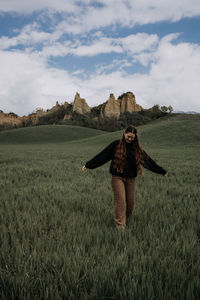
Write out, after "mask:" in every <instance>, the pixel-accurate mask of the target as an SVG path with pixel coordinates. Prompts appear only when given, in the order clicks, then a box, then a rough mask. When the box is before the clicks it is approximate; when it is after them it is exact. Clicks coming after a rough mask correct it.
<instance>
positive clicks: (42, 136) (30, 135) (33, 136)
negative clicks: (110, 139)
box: [0, 125, 104, 144]
mask: <svg viewBox="0 0 200 300" xmlns="http://www.w3.org/2000/svg"><path fill="white" fill-rule="evenodd" d="M103 133H104V132H103V131H101V130H95V129H91V128H84V127H80V126H65V125H43V126H33V127H24V128H20V129H12V130H6V131H1V132H0V144H44V143H60V142H62V143H63V142H69V141H73V140H79V139H81V138H88V137H92V136H98V135H100V134H103Z"/></svg>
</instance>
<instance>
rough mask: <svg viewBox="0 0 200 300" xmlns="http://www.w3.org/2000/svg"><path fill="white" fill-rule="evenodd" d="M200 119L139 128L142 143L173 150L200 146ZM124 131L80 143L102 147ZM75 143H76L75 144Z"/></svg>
mask: <svg viewBox="0 0 200 300" xmlns="http://www.w3.org/2000/svg"><path fill="white" fill-rule="evenodd" d="M199 128H200V118H199V119H198V118H195V117H194V118H189V119H188V118H187V117H186V118H179V117H176V118H172V119H167V120H163V121H159V122H152V123H151V124H147V125H142V126H139V127H137V129H138V135H139V138H140V142H141V144H142V146H144V147H150V148H154V147H155V148H157V147H159V148H160V147H161V148H163V147H164V148H173V147H180V146H181V147H184V148H185V147H192V146H195V145H200V130H199ZM122 132H123V131H121V130H120V131H115V132H111V133H107V132H106V133H104V134H102V135H100V136H93V137H90V138H88V139H87V140H82V141H79V143H81V144H82V146H84V144H86V145H88V146H89V145H90V146H94V147H95V146H97V147H98V148H101V147H102V146H104V145H106V144H108V143H109V142H111V141H112V140H114V139H119V138H120V137H121V135H122ZM73 143H75V141H74V142H73Z"/></svg>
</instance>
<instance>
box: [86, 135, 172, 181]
mask: <svg viewBox="0 0 200 300" xmlns="http://www.w3.org/2000/svg"><path fill="white" fill-rule="evenodd" d="M118 144H119V140H116V141H114V142H112V143H111V144H110V145H108V146H107V147H106V148H105V149H104V150H103V151H101V152H100V153H99V154H97V155H96V156H95V157H93V158H92V159H91V160H89V161H87V162H86V164H85V166H86V168H88V169H95V168H97V167H100V166H102V165H103V164H105V163H107V162H108V161H109V160H111V165H110V173H111V174H112V175H118V176H122V177H136V176H137V166H136V160H135V155H134V153H133V151H132V149H131V145H130V144H128V143H127V144H126V159H125V165H124V170H123V173H122V174H121V173H117V172H116V171H115V170H114V169H113V158H114V155H115V151H116V147H117V145H118ZM143 161H144V162H143V163H142V165H143V167H144V168H146V169H148V170H150V171H152V172H155V173H157V174H162V175H165V174H166V173H167V171H166V170H164V169H163V168H162V167H160V166H158V165H157V164H156V163H155V161H153V159H151V157H150V156H149V155H148V154H147V153H146V152H145V151H144V150H143Z"/></svg>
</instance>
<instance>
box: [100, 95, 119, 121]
mask: <svg viewBox="0 0 200 300" xmlns="http://www.w3.org/2000/svg"><path fill="white" fill-rule="evenodd" d="M119 116H120V102H119V101H118V100H115V96H114V95H113V94H110V97H109V99H108V101H107V102H106V103H105V105H104V106H102V108H101V118H112V117H115V118H119Z"/></svg>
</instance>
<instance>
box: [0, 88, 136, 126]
mask: <svg viewBox="0 0 200 300" xmlns="http://www.w3.org/2000/svg"><path fill="white" fill-rule="evenodd" d="M140 110H142V107H141V106H140V105H138V104H136V100H135V96H134V94H133V93H132V92H128V93H124V94H123V95H121V96H120V97H118V99H115V96H114V94H110V97H109V99H108V100H107V101H106V102H105V103H103V104H100V105H99V106H96V107H93V108H90V107H89V105H88V104H87V102H86V100H85V99H83V98H81V97H80V95H79V93H76V95H75V97H74V101H73V103H72V104H69V103H68V102H65V103H64V104H59V102H58V101H57V102H56V105H55V106H53V107H52V108H51V109H48V110H47V111H45V110H43V109H37V110H36V112H35V113H32V114H29V115H28V116H23V117H18V116H17V115H15V114H14V113H9V114H5V113H3V112H2V111H0V128H1V129H6V128H13V127H24V126H34V125H41V124H52V123H57V122H60V121H69V120H71V121H73V120H75V119H77V120H76V122H78V115H82V116H83V117H84V116H87V118H88V117H89V118H90V120H94V122H97V121H98V119H100V120H101V122H104V120H109V119H110V120H112V119H113V118H115V119H116V120H118V119H119V118H120V115H121V114H123V113H126V112H130V113H132V112H137V111H140ZM94 111H95V113H94ZM74 113H76V115H74Z"/></svg>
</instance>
